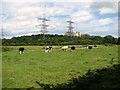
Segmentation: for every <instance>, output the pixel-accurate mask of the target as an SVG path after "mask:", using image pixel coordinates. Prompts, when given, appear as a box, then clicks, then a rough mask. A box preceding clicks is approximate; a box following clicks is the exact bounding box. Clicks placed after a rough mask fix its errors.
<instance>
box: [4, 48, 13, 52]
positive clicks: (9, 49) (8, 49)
mask: <svg viewBox="0 0 120 90" xmlns="http://www.w3.org/2000/svg"><path fill="white" fill-rule="evenodd" d="M11 50H12V48H9V47H2V52H7V51H11Z"/></svg>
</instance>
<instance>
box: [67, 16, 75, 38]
mask: <svg viewBox="0 0 120 90" xmlns="http://www.w3.org/2000/svg"><path fill="white" fill-rule="evenodd" d="M67 22H68V26H67V27H68V33H69V36H71V37H72V36H74V35H73V28H74V27H73V26H72V23H74V22H73V21H72V20H71V17H70V20H69V21H67Z"/></svg>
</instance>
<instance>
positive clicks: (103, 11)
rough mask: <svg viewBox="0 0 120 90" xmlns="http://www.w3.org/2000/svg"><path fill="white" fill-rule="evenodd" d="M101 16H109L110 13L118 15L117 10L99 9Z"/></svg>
mask: <svg viewBox="0 0 120 90" xmlns="http://www.w3.org/2000/svg"><path fill="white" fill-rule="evenodd" d="M99 11H100V14H102V15H103V14H108V13H116V10H114V9H111V8H101V9H99Z"/></svg>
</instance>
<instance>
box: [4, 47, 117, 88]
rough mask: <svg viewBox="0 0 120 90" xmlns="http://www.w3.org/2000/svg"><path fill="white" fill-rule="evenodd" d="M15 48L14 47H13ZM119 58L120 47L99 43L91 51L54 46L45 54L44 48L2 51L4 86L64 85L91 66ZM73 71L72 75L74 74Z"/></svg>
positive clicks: (92, 67) (35, 86)
mask: <svg viewBox="0 0 120 90" xmlns="http://www.w3.org/2000/svg"><path fill="white" fill-rule="evenodd" d="M12 48H14V47H12ZM111 60H113V64H116V63H117V61H118V47H117V46H109V47H105V46H100V47H99V48H94V49H92V50H87V49H79V48H78V49H76V50H75V51H73V52H70V51H66V52H63V51H60V50H59V49H54V50H53V51H52V52H49V53H45V52H44V49H42V48H41V49H32V50H30V49H26V50H25V53H24V54H21V55H19V54H18V51H16V50H13V51H8V52H3V61H2V65H3V66H2V70H3V82H2V84H3V88H29V87H34V88H41V86H40V85H38V84H37V83H36V81H37V82H40V83H44V84H54V85H56V84H58V83H59V84H61V83H67V82H68V81H69V80H70V79H71V78H73V77H74V78H76V77H78V76H83V75H85V73H86V72H87V71H88V69H89V68H90V69H91V70H94V69H100V68H103V67H107V66H110V65H111ZM71 74H72V76H71Z"/></svg>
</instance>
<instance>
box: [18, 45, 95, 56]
mask: <svg viewBox="0 0 120 90" xmlns="http://www.w3.org/2000/svg"><path fill="white" fill-rule="evenodd" d="M94 47H97V46H96V45H94ZM87 48H88V49H89V50H91V49H92V46H87ZM52 49H53V48H52V47H51V46H47V47H46V49H45V52H46V53H47V52H51V51H52ZM67 50H68V46H63V47H62V48H61V51H67ZM73 50H75V46H71V47H70V51H73ZM22 53H24V47H20V48H19V54H22Z"/></svg>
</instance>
